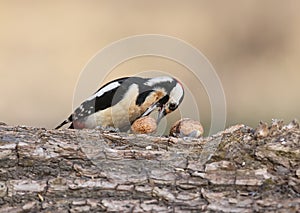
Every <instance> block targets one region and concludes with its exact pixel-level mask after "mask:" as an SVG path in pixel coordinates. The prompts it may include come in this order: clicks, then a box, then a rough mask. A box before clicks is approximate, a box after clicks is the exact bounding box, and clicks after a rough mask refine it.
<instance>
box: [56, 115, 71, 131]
mask: <svg viewBox="0 0 300 213" xmlns="http://www.w3.org/2000/svg"><path fill="white" fill-rule="evenodd" d="M72 121H73V119H72V115H70V116H69V117H68V119H66V120H64V121H63V122H62V123H61V124H59V125H58V126H57V127H55V129H59V128H61V127H62V126H64V125H65V124H67V123H70V122H72ZM71 126H73V125H72V124H71Z"/></svg>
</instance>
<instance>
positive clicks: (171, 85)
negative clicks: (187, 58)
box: [142, 76, 184, 123]
mask: <svg viewBox="0 0 300 213" xmlns="http://www.w3.org/2000/svg"><path fill="white" fill-rule="evenodd" d="M145 84H146V85H149V86H151V87H152V88H153V89H154V91H159V92H162V93H163V96H162V97H161V98H160V99H159V100H158V101H156V102H155V103H153V104H152V105H151V106H150V107H149V108H148V109H147V110H146V111H145V112H144V113H143V115H142V116H147V115H149V114H150V113H151V112H153V111H154V110H156V109H158V117H157V123H159V122H160V120H161V119H162V118H163V117H164V116H166V115H168V114H169V113H171V112H173V111H175V110H176V109H177V108H178V106H179V105H180V104H181V102H182V100H183V97H184V89H183V86H182V84H181V83H180V82H179V81H177V80H176V79H175V78H171V77H167V76H163V77H157V78H152V79H150V80H148V81H147V82H146V83H145Z"/></svg>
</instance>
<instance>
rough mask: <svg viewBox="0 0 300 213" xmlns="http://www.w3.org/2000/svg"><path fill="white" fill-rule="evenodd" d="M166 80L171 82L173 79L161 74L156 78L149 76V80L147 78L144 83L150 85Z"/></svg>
mask: <svg viewBox="0 0 300 213" xmlns="http://www.w3.org/2000/svg"><path fill="white" fill-rule="evenodd" d="M166 81H169V82H172V81H174V79H173V78H171V77H168V76H161V77H157V78H151V79H150V80H148V81H147V82H146V83H145V85H147V86H150V87H151V86H153V85H154V84H157V83H161V82H166Z"/></svg>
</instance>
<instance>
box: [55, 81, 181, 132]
mask: <svg viewBox="0 0 300 213" xmlns="http://www.w3.org/2000/svg"><path fill="white" fill-rule="evenodd" d="M183 98H184V88H183V85H182V83H181V82H179V81H178V80H176V79H175V78H174V77H170V76H158V77H154V78H142V77H137V76H132V77H122V78H118V79H115V80H113V81H111V82H108V83H107V84H105V85H103V86H102V87H101V88H100V89H98V90H97V91H96V92H95V93H94V94H93V95H91V96H90V97H89V98H87V99H86V100H85V101H84V102H83V103H82V104H81V105H80V106H79V107H77V108H76V109H75V110H74V112H73V113H72V114H71V115H70V116H69V117H68V118H67V119H66V120H64V121H63V122H62V123H61V124H59V125H58V126H57V127H56V128H55V129H59V128H61V127H63V126H64V125H66V124H68V123H71V124H70V126H69V128H70V129H85V128H87V129H96V128H98V127H101V128H113V129H117V130H120V131H128V130H129V129H130V126H131V124H132V123H133V122H134V121H135V120H137V119H139V118H141V117H144V116H148V115H150V114H151V113H152V112H153V111H155V110H158V115H157V119H156V122H157V124H158V123H159V122H160V121H161V119H162V118H163V117H165V116H166V115H168V114H169V113H171V112H173V111H175V110H176V109H177V108H178V106H179V105H180V104H181V102H182V101H183Z"/></svg>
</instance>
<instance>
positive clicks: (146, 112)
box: [141, 102, 159, 117]
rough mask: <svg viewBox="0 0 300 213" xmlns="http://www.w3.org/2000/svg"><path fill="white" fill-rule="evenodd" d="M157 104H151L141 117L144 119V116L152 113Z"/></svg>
mask: <svg viewBox="0 0 300 213" xmlns="http://www.w3.org/2000/svg"><path fill="white" fill-rule="evenodd" d="M158 105H159V103H158V102H157V103H154V104H152V105H151V106H150V107H149V108H148V109H147V110H146V111H145V112H144V113H143V114H142V116H141V117H144V116H148V115H149V114H150V113H151V112H153V111H154V110H155V109H156V108H157V107H158Z"/></svg>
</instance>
